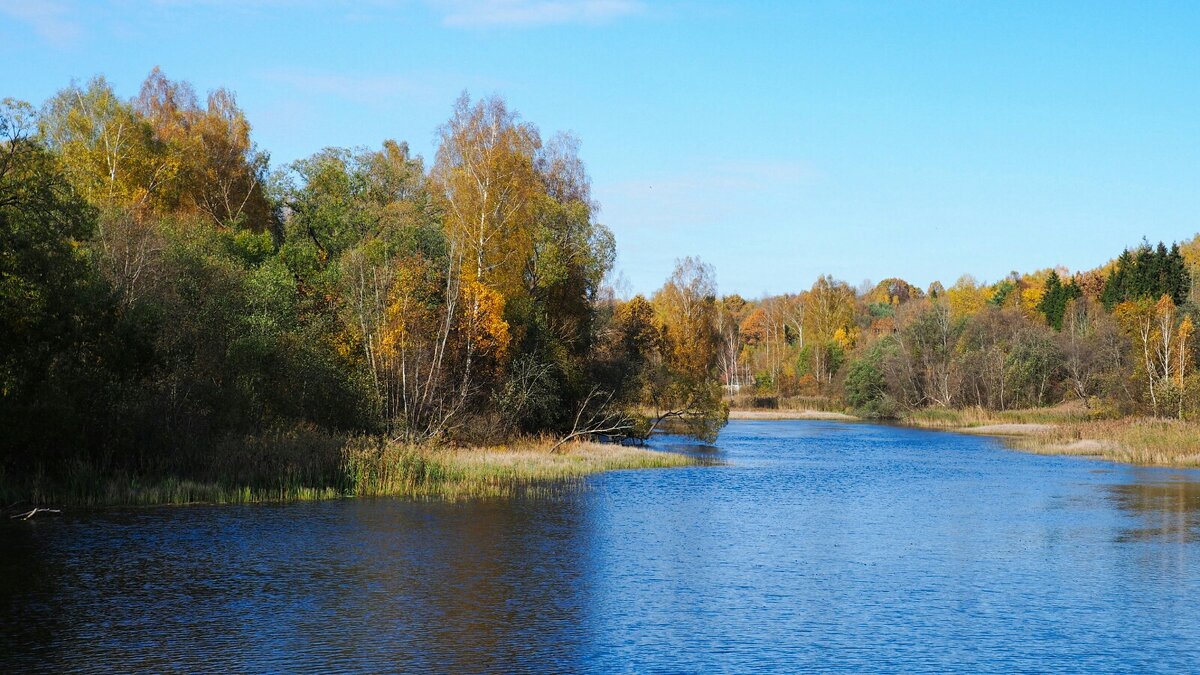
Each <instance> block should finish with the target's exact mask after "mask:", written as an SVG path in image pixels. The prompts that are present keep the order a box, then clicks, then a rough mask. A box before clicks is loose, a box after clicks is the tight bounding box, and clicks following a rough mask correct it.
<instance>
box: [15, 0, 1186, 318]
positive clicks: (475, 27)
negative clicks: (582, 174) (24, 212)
mask: <svg viewBox="0 0 1200 675" xmlns="http://www.w3.org/2000/svg"><path fill="white" fill-rule="evenodd" d="M1198 36H1200V3H1196V2H1177V3H1173V2H1132V1H1130V2H1126V3H1106V2H1098V1H1093V0H1089V1H1088V2H1082V1H1078V0H1076V1H1072V2H1047V1H1045V0H1039V1H1036V2H1016V1H1010V0H1005V1H1003V2H1000V1H997V2H961V1H956V0H955V1H949V0H948V1H939V0H923V1H920V2H848V1H847V2H709V1H703V0H698V1H695V2H692V1H680V2H663V3H659V2H652V1H651V0H427V1H422V0H407V1H405V0H395V1H388V0H359V1H357V2H345V3H339V2H316V1H315V0H313V1H311V2H306V1H303V0H295V1H289V0H194V1H187V0H160V1H158V2H134V1H132V0H124V1H118V0H113V1H110V2H101V1H95V2H91V1H84V0H80V1H78V2H71V1H68V0H15V1H14V0H0V62H3V63H4V64H6V65H5V67H4V68H2V69H0V96H13V97H16V98H22V99H26V100H30V101H33V102H41V101H42V100H44V99H45V98H47V97H48V96H50V95H51V94H53V93H54V92H55V91H56V90H57V89H59V88H61V87H62V86H64V85H65V84H67V83H68V82H69V81H70V80H71V79H72V78H78V79H86V78H87V77H89V76H91V75H93V74H97V73H103V74H105V75H106V76H107V77H108V78H109V79H110V80H111V81H112V82H113V83H114V85H115V86H116V87H117V88H118V90H119V91H120V92H121V93H124V94H126V95H130V96H132V95H133V94H135V93H136V91H137V87H138V85H139V84H140V82H141V80H142V79H143V78H144V77H145V76H146V74H147V72H149V70H150V69H151V67H153V66H155V65H160V66H162V68H163V69H164V70H165V72H166V74H167V75H168V77H171V78H173V79H186V80H189V81H191V82H192V83H193V84H194V85H195V86H196V88H197V90H198V91H201V92H203V91H205V90H207V89H210V88H213V87H217V86H222V85H224V86H228V87H230V88H231V89H233V90H234V91H236V92H237V94H238V97H239V101H240V102H241V104H242V105H243V107H244V108H245V109H246V111H247V113H248V115H249V117H250V120H251V122H252V123H253V124H254V126H255V136H256V139H257V141H258V143H259V145H260V146H262V147H263V148H265V149H267V150H268V151H270V153H271V154H272V157H273V163H275V164H280V163H284V162H289V161H292V160H294V159H297V158H299V157H303V156H306V155H308V154H310V153H312V152H314V151H316V150H319V149H320V148H321V147H324V146H329V145H341V146H355V145H377V144H378V143H379V142H381V141H382V140H383V139H385V138H396V139H400V140H407V141H408V142H409V143H410V145H411V146H412V147H413V148H414V149H415V150H416V151H417V152H419V153H421V154H423V155H424V156H425V157H426V158H429V159H431V158H432V155H433V137H434V131H435V129H436V128H437V126H438V125H439V124H440V123H441V122H443V121H444V120H445V119H446V118H447V117H448V116H449V113H450V109H451V104H452V102H453V100H454V98H455V97H456V96H457V94H458V93H459V92H460V91H462V90H463V89H467V90H469V91H470V92H471V93H472V94H474V95H480V94H487V93H492V92H498V93H500V94H502V95H504V96H505V97H506V98H507V99H508V101H509V102H510V104H511V105H512V106H513V107H515V108H516V109H517V110H519V111H521V112H522V113H523V115H524V117H525V118H526V119H528V120H530V121H532V122H534V123H536V124H537V125H538V126H539V127H540V128H541V129H542V131H543V133H544V134H547V135H548V134H549V133H551V132H553V131H557V130H571V131H574V132H575V133H576V134H577V135H578V136H579V137H580V138H581V139H582V142H583V147H582V153H583V157H584V159H585V161H586V162H587V164H588V167H589V169H590V172H591V174H592V177H593V183H594V193H595V195H596V197H597V198H598V199H599V201H600V202H601V204H602V207H603V210H602V212H601V218H600V219H601V220H602V221H603V222H605V223H606V224H608V225H609V226H610V227H612V229H613V230H614V232H615V233H616V235H617V242H618V247H619V251H620V258H619V262H618V266H619V269H620V272H621V273H622V274H623V275H624V277H625V278H627V280H628V284H629V287H630V288H631V290H633V291H635V292H636V291H641V292H646V291H650V290H652V289H654V288H655V287H657V286H658V285H659V284H660V283H661V282H662V280H663V279H664V278H665V277H666V276H667V274H668V273H669V272H670V269H671V266H672V262H673V259H674V258H676V257H679V256H683V255H699V256H701V257H702V258H703V259H704V260H706V261H708V262H711V263H713V264H714V265H715V266H716V269H717V277H718V281H719V283H720V286H721V290H722V291H723V292H739V293H742V294H744V295H748V296H757V295H759V294H761V293H763V292H772V293H775V292H784V291H794V290H799V289H802V288H807V287H808V286H809V285H811V283H812V281H813V280H814V278H815V277H816V276H817V275H818V274H821V273H832V274H833V275H835V276H837V277H839V278H843V279H845V280H847V281H849V282H851V283H852V284H858V283H859V282H861V281H862V280H863V279H872V280H879V279H881V278H884V277H889V276H901V277H904V278H906V279H908V280H910V281H912V282H914V283H917V284H919V285H922V286H924V285H926V284H928V283H929V282H930V281H932V280H934V279H940V280H942V281H943V282H944V283H946V284H949V283H952V282H953V281H954V280H955V279H956V278H957V277H958V276H959V275H960V274H962V273H964V272H970V273H972V274H974V275H975V276H976V277H978V278H980V279H986V280H995V279H997V278H999V277H1001V276H1003V275H1004V274H1006V273H1007V272H1008V271H1010V270H1013V269H1017V270H1021V271H1031V270H1034V269H1037V268H1042V267H1047V266H1050V265H1059V264H1061V265H1066V266H1068V267H1069V268H1071V269H1078V268H1087V267H1092V266H1094V265H1096V264H1099V263H1101V262H1103V261H1105V260H1107V259H1108V258H1110V257H1112V256H1114V255H1115V254H1116V253H1117V252H1118V251H1119V250H1120V249H1121V248H1122V247H1124V246H1127V245H1132V244H1136V243H1137V242H1138V241H1139V240H1140V239H1141V238H1142V237H1143V236H1146V237H1148V238H1150V239H1151V240H1153V241H1157V240H1159V239H1164V240H1168V241H1170V240H1176V239H1183V238H1190V237H1191V236H1192V235H1193V234H1195V233H1196V232H1197V230H1200V37H1198Z"/></svg>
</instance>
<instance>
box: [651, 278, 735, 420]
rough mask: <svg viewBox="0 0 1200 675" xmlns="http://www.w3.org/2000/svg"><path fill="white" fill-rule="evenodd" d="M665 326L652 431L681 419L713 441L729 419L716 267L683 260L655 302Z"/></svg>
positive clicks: (657, 366) (653, 390)
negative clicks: (720, 369)
mask: <svg viewBox="0 0 1200 675" xmlns="http://www.w3.org/2000/svg"><path fill="white" fill-rule="evenodd" d="M653 303H654V307H655V313H656V316H657V318H658V320H659V321H660V322H661V324H662V330H661V335H662V338H661V342H660V346H659V353H658V354H657V355H656V356H657V358H656V359H655V362H654V363H652V365H651V367H652V368H653V369H654V373H653V375H652V377H651V378H649V381H648V386H647V391H646V397H647V400H646V402H647V403H648V404H649V405H650V406H652V407H653V409H654V419H653V422H652V424H651V429H652V430H653V429H654V428H655V427H657V426H658V425H660V424H661V423H663V422H665V421H667V420H671V419H676V420H679V421H681V422H682V423H683V425H684V427H685V429H686V430H687V431H688V433H690V434H692V435H694V436H696V437H697V438H701V439H704V440H709V441H711V440H713V439H715V438H716V435H717V432H718V431H720V429H721V427H722V426H724V425H725V422H726V421H727V420H728V417H729V408H728V406H727V405H726V404H725V403H724V402H723V400H722V397H721V386H720V383H719V381H718V379H717V359H718V354H719V352H720V347H721V344H720V336H719V334H718V332H717V326H716V316H717V308H716V303H717V284H716V279H715V277H714V275H713V270H712V267H711V266H709V265H706V264H704V263H703V262H701V261H700V260H699V259H697V258H690V257H689V258H683V259H682V260H679V261H677V262H676V264H675V271H674V272H673V273H672V274H671V277H670V278H669V279H668V280H667V282H666V284H664V285H663V287H662V288H661V289H659V291H658V292H657V293H655V294H654V299H653Z"/></svg>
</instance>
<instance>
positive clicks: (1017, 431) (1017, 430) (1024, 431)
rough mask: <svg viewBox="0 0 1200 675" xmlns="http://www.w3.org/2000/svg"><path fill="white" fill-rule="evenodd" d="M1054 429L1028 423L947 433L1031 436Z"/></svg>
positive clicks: (959, 428)
mask: <svg viewBox="0 0 1200 675" xmlns="http://www.w3.org/2000/svg"><path fill="white" fill-rule="evenodd" d="M1053 429H1054V425H1053V424H1033V423H1030V422H1023V423H1007V424H985V425H983V426H978V427H950V428H949V429H947V431H957V432H958V433H960V434H980V435H982V436H1031V435H1034V434H1041V433H1045V432H1047V431H1051V430H1053Z"/></svg>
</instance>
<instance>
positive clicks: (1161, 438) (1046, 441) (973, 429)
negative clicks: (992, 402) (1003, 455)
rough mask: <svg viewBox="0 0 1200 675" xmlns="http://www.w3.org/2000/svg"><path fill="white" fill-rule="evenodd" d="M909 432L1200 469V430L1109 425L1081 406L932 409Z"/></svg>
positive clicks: (1151, 423) (1176, 423)
mask: <svg viewBox="0 0 1200 675" xmlns="http://www.w3.org/2000/svg"><path fill="white" fill-rule="evenodd" d="M902 423H903V424H905V425H907V426H915V427H921V428H926V429H945V430H947V431H955V432H958V433H968V434H983V435H989V436H999V437H1002V438H1003V439H1004V443H1005V445H1007V446H1008V447H1010V448H1012V449H1014V450H1020V451H1023V452H1032V453H1036V454H1043V455H1074V456H1081V457H1094V458H1097V459H1105V460H1109V461H1113V462H1122V463H1125V464H1138V465H1145V466H1166V467H1178V468H1194V467H1200V424H1198V423H1196V422H1189V421H1182V420H1173V419H1156V418H1143V417H1122V418H1116V419H1106V418H1101V417H1098V416H1096V414H1095V413H1094V412H1093V411H1090V410H1087V409H1085V408H1082V407H1081V406H1078V405H1064V406H1056V407H1053V408H1037V409H1030V410H1011V411H1004V412H988V411H983V410H979V409H967V410H947V409H928V410H921V411H916V412H914V413H911V414H910V415H908V416H907V417H905V418H904V419H903V420H902Z"/></svg>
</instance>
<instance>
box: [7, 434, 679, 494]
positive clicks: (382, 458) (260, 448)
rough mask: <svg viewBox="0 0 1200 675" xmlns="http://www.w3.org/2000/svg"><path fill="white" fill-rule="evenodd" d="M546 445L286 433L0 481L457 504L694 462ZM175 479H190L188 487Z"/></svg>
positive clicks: (599, 447) (641, 452) (11, 488)
mask: <svg viewBox="0 0 1200 675" xmlns="http://www.w3.org/2000/svg"><path fill="white" fill-rule="evenodd" d="M551 446H552V443H551V442H549V441H544V440H526V441H521V442H518V443H516V444H514V445H511V446H497V447H485V448H447V447H438V446H425V445H422V446H414V445H402V444H390V443H382V442H380V441H379V440H378V439H374V438H369V437H356V438H349V439H334V438H331V437H328V436H319V435H318V436H309V435H307V434H304V433H289V434H286V435H282V436H276V437H263V438H255V439H245V440H243V442H241V443H240V444H239V443H236V442H232V441H231V442H228V443H226V444H223V445H221V446H219V447H214V448H213V449H212V451H211V455H210V460H209V461H208V462H207V463H206V464H205V465H204V466H203V467H202V468H200V467H195V466H191V467H189V468H188V469H187V471H186V472H183V473H179V472H173V471H171V470H169V468H157V469H156V470H147V471H142V472H130V471H127V470H117V471H113V470H104V469H103V468H101V467H97V466H96V465H94V464H90V463H86V462H82V461H78V462H74V463H71V464H69V465H68V466H67V468H66V469H65V470H64V471H59V472H58V473H57V474H55V475H54V476H51V475H49V474H47V473H45V472H35V473H34V474H33V475H29V476H22V477H16V476H5V475H3V474H0V501H3V504H0V507H3V506H4V505H9V504H35V505H36V504H55V505H75V506H100V505H150V504H189V503H213V504H230V503H247V502H263V501H302V500H314V499H332V498H339V497H356V496H395V497H406V498H414V499H445V500H462V499H470V498H482V497H509V496H513V495H518V494H547V495H548V494H552V493H557V492H561V491H562V490H564V489H574V488H575V487H577V486H578V485H579V484H580V483H581V480H582V478H583V477H584V476H587V475H589V474H593V473H598V472H601V471H610V470H614V469H642V468H665V467H678V466H686V465H690V464H695V463H697V460H696V459H694V458H690V457H687V456H685V455H681V454H677V453H668V452H658V451H654V450H647V449H644V448H631V447H624V446H619V445H613V444H596V443H575V444H568V445H566V446H563V447H562V448H560V449H559V452H551ZM180 476H187V477H186V478H183V477H180Z"/></svg>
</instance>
